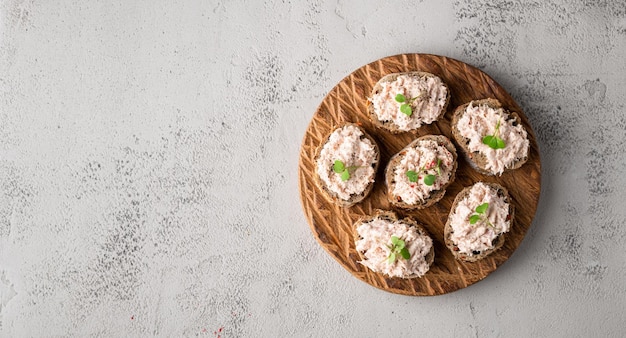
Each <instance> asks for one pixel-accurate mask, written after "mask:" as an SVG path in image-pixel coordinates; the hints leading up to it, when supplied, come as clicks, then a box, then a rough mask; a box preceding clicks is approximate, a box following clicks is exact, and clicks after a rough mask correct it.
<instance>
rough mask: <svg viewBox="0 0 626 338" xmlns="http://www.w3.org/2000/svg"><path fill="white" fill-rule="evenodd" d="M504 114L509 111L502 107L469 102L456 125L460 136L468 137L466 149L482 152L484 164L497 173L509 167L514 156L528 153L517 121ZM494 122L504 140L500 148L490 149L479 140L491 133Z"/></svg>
mask: <svg viewBox="0 0 626 338" xmlns="http://www.w3.org/2000/svg"><path fill="white" fill-rule="evenodd" d="M508 118H509V115H508V114H507V112H506V111H504V109H502V108H492V107H490V106H488V105H486V104H481V105H473V103H470V104H469V105H468V106H467V108H466V109H465V113H464V114H463V116H462V117H461V118H460V119H459V121H458V124H457V126H456V127H457V129H458V130H459V133H460V134H461V136H463V137H465V138H467V139H469V144H468V145H467V148H468V149H469V151H470V152H476V151H477V152H479V153H481V154H484V155H485V158H486V165H485V168H486V169H487V170H488V171H490V172H492V173H494V174H498V175H501V174H502V173H503V172H504V169H506V168H508V167H511V165H513V164H514V163H515V161H516V160H517V159H521V158H525V157H526V156H528V146H529V141H528V137H527V133H526V130H524V127H522V125H521V124H519V123H514V120H509V119H508ZM498 125H499V137H500V138H501V139H502V140H503V141H504V142H505V144H506V146H505V147H504V149H492V148H490V147H489V146H488V145H486V144H484V143H483V141H482V140H483V137H485V136H487V135H493V134H494V132H495V129H496V126H498Z"/></svg>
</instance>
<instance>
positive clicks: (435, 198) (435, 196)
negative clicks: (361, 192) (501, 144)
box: [385, 135, 458, 210]
mask: <svg viewBox="0 0 626 338" xmlns="http://www.w3.org/2000/svg"><path fill="white" fill-rule="evenodd" d="M425 140H433V141H435V142H437V143H438V144H440V145H442V146H444V147H445V148H446V149H447V150H448V151H449V152H450V153H451V154H452V159H453V161H452V162H453V165H452V170H451V174H450V179H449V180H448V183H446V184H444V185H443V186H442V187H441V188H440V189H438V190H435V191H433V192H431V194H430V196H428V198H427V199H426V200H425V201H424V202H419V201H418V203H417V204H408V203H406V202H404V201H402V200H398V198H399V196H398V197H396V196H394V195H393V191H394V189H395V186H396V184H395V181H394V176H395V175H394V169H395V167H396V166H398V164H400V161H401V160H402V155H403V152H406V150H407V149H409V148H414V147H415V146H417V145H418V144H419V143H420V142H421V141H425ZM457 167H458V155H457V152H456V148H455V147H454V144H452V142H451V141H450V139H448V138H447V137H445V136H443V135H426V136H422V137H420V138H417V139H415V140H414V141H413V142H411V143H409V145H407V146H406V147H404V148H403V149H402V150H400V151H399V152H398V153H397V154H395V155H393V157H391V159H390V160H389V163H388V164H387V167H386V168H385V185H386V188H387V194H386V195H387V200H388V201H389V203H391V205H393V206H394V207H397V208H402V209H406V210H414V209H417V210H420V209H424V208H428V207H430V206H431V205H433V204H435V203H437V202H439V201H440V200H441V199H442V198H443V196H444V195H445V194H446V188H447V187H448V186H449V185H450V184H451V183H452V182H454V180H455V178H456V169H457Z"/></svg>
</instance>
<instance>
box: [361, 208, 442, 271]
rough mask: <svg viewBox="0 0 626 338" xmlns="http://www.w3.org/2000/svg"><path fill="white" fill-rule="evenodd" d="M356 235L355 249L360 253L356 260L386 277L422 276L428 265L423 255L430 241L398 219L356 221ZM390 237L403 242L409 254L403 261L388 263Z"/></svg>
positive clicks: (430, 243)
mask: <svg viewBox="0 0 626 338" xmlns="http://www.w3.org/2000/svg"><path fill="white" fill-rule="evenodd" d="M356 231H357V233H358V234H359V236H360V238H361V239H359V240H357V241H356V250H357V251H359V252H361V253H362V254H363V257H364V259H363V260H362V261H360V262H359V263H361V264H363V265H364V266H366V267H368V268H369V269H371V270H372V271H374V272H380V273H384V274H386V275H388V276H390V277H401V278H407V277H413V276H418V277H421V276H423V275H424V274H425V273H426V272H427V271H428V269H429V268H430V266H429V265H428V262H426V255H427V254H428V253H429V252H430V249H431V248H432V246H433V240H432V239H431V238H430V237H428V236H426V235H421V234H419V233H418V232H417V230H416V229H415V228H414V227H411V226H409V225H407V224H405V223H402V222H401V221H395V222H392V221H389V220H385V219H381V218H378V217H377V218H374V219H373V220H371V221H369V222H366V223H362V224H360V225H359V226H358V227H357V229H356ZM391 236H396V237H398V238H399V239H401V240H403V241H404V242H405V245H406V248H407V249H408V250H409V253H410V254H411V257H410V258H409V259H408V260H407V259H404V258H402V257H397V260H396V261H395V262H393V263H389V260H388V257H389V254H390V253H391V249H390V248H389V246H391Z"/></svg>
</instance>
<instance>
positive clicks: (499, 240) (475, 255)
mask: <svg viewBox="0 0 626 338" xmlns="http://www.w3.org/2000/svg"><path fill="white" fill-rule="evenodd" d="M482 183H483V184H485V185H487V186H489V187H490V188H491V189H494V190H496V191H497V195H498V196H499V197H502V198H503V199H504V202H506V203H507V204H508V205H509V210H508V212H509V218H510V224H511V226H512V225H513V224H514V223H513V222H514V220H515V207H514V206H513V204H511V200H510V196H509V192H508V190H507V189H506V188H505V187H503V186H501V185H499V184H497V183H487V182H482ZM472 187H473V185H472V186H469V187H466V188H464V189H463V190H461V192H459V193H458V194H457V195H456V198H455V199H454V203H453V204H452V208H451V209H450V214H449V215H448V220H447V221H446V225H445V227H444V234H443V236H444V242H445V243H446V246H447V247H448V249H450V251H451V252H452V254H453V255H454V257H455V258H456V259H458V260H461V261H465V262H476V261H479V260H481V259H483V258H485V257H487V256H489V255H490V254H491V253H493V252H495V251H496V250H498V249H500V248H501V247H502V245H504V242H505V241H506V234H507V232H503V233H500V234H499V235H498V236H497V237H496V238H495V239H494V240H493V241H492V242H491V244H492V245H491V247H490V248H489V249H487V250H483V251H480V252H472V253H466V252H461V251H460V250H459V248H458V246H457V245H456V244H455V243H454V242H453V241H452V239H451V236H452V232H453V229H452V226H451V225H450V221H451V219H452V217H451V216H452V214H453V213H454V212H455V211H456V209H457V206H458V204H459V202H460V201H461V200H463V199H464V198H465V197H467V196H468V195H469V194H470V191H471V189H472Z"/></svg>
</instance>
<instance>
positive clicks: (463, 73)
mask: <svg viewBox="0 0 626 338" xmlns="http://www.w3.org/2000/svg"><path fill="white" fill-rule="evenodd" d="M407 71H426V72H430V73H433V74H435V75H437V76H439V77H441V78H442V80H443V81H444V82H446V84H448V86H449V88H450V91H451V101H450V105H449V106H448V109H447V112H446V114H445V115H444V116H443V118H442V119H440V120H439V121H437V122H435V123H433V124H431V125H427V126H423V127H422V128H420V129H419V130H418V131H417V132H416V133H402V134H395V135H394V134H391V133H390V132H388V131H385V130H383V129H378V128H376V127H374V125H373V124H372V122H371V121H370V120H369V117H368V113H367V97H368V96H369V95H370V93H371V91H372V88H373V87H374V84H375V83H376V82H377V81H378V80H379V79H380V78H381V77H383V76H384V75H387V74H389V73H397V72H407ZM489 97H492V98H496V99H498V100H500V102H502V105H503V107H504V108H506V109H508V110H510V111H514V112H517V113H518V114H519V116H520V118H521V122H522V124H523V125H524V127H525V128H526V130H527V131H528V137H529V139H530V153H529V158H528V162H527V163H526V164H524V166H522V167H521V168H520V169H517V170H514V171H510V172H506V173H504V174H503V175H502V176H500V177H497V176H486V175H482V174H480V173H478V172H477V171H475V170H474V169H472V168H471V167H470V165H469V164H468V163H467V162H466V161H465V160H464V159H463V156H459V167H458V169H457V177H456V180H455V181H454V182H453V183H452V184H451V185H450V186H449V187H448V189H447V192H446V195H445V196H444V197H443V199H442V200H441V201H439V202H438V203H436V204H435V205H433V206H431V207H429V208H426V209H423V210H416V211H404V210H401V209H396V208H393V207H392V206H391V205H390V204H389V202H388V201H387V199H386V197H385V184H384V170H383V169H384V168H385V166H386V165H387V162H388V161H389V159H390V158H391V156H393V155H394V154H395V153H397V152H398V151H400V150H401V149H402V148H404V147H405V146H406V145H407V144H409V143H410V142H411V141H413V140H414V139H415V138H417V137H420V136H423V135H428V134H442V135H445V136H447V137H448V138H450V139H451V140H452V139H453V138H452V133H451V129H450V120H451V115H452V111H454V109H455V108H456V107H457V106H459V105H461V104H464V103H466V102H468V101H470V100H474V99H484V98H489ZM346 122H354V123H359V124H361V125H362V127H363V128H364V129H365V130H366V131H367V132H368V133H369V134H370V135H372V136H373V137H374V138H375V139H376V140H377V142H378V145H379V147H380V151H381V162H380V166H379V170H378V172H377V175H376V183H375V185H374V188H373V190H372V192H371V194H370V196H369V197H367V198H366V199H364V200H363V201H362V202H360V203H357V204H355V205H354V206H352V207H350V208H343V207H339V206H336V205H334V204H332V203H330V202H329V201H327V200H326V199H325V198H324V196H323V195H322V192H321V191H320V189H319V188H318V187H317V186H316V185H315V178H314V175H315V163H314V157H315V152H316V149H317V148H318V146H319V145H320V143H321V142H323V140H324V138H325V137H326V136H327V135H328V134H329V133H330V132H331V131H332V130H333V129H334V128H335V127H337V126H339V125H341V124H343V123H346ZM455 145H456V144H455ZM456 146H457V149H459V147H458V145H456ZM381 168H382V169H381ZM298 171H299V187H300V197H301V201H302V207H303V209H304V213H305V215H306V218H307V220H308V222H309V225H310V227H311V230H312V232H313V234H314V235H315V237H316V238H317V240H318V242H319V243H320V245H321V246H322V247H323V248H324V249H325V250H326V251H327V252H328V253H330V255H331V256H333V257H334V258H335V259H336V260H337V261H338V262H339V263H340V264H341V265H342V266H343V267H344V268H346V269H347V270H348V271H349V272H350V273H351V274H353V275H354V276H355V277H357V278H358V279H360V280H362V281H364V282H366V283H368V284H370V285H372V286H374V287H377V288H380V289H382V290H385V291H389V292H393V293H397V294H404V295H412V296H432V295H439V294H444V293H448V292H452V291H455V290H458V289H461V288H465V287H467V286H468V285H472V284H474V283H476V282H478V281H480V280H482V279H484V278H485V277H487V275H489V274H490V273H491V272H493V271H494V270H496V269H497V268H498V267H499V266H500V265H502V264H503V263H504V262H505V261H506V260H507V259H508V258H509V257H510V256H511V255H512V254H513V252H514V251H515V249H516V248H517V247H518V246H519V244H520V243H521V241H522V240H523V239H524V236H525V234H526V232H527V231H528V228H529V227H530V225H531V223H532V220H533V218H534V215H535V211H536V210H537V203H538V201H539V192H540V188H541V163H540V159H539V149H538V147H537V142H536V139H535V135H534V132H533V130H532V128H531V126H530V124H529V123H528V119H527V118H526V115H525V114H524V113H523V112H522V110H521V108H520V107H519V106H518V105H517V103H515V101H514V100H513V98H511V96H510V95H509V94H508V93H507V92H506V91H505V90H504V89H503V88H502V87H501V86H500V85H498V84H497V83H496V82H495V81H494V80H493V79H492V78H490V77H489V76H488V75H486V74H485V73H483V72H482V71H480V70H479V69H476V68H474V67H472V66H469V65H467V64H465V63H463V62H460V61H457V60H454V59H450V58H447V57H444V56H437V55H430V54H401V55H395V56H390V57H386V58H383V59H380V60H378V61H375V62H372V63H370V64H368V65H365V66H363V67H361V68H359V69H357V70H356V71H354V72H353V73H351V74H350V75H348V76H347V77H345V78H344V79H343V80H341V81H340V82H339V83H338V84H337V85H336V86H335V87H334V88H333V89H332V90H331V91H330V93H329V94H328V95H327V96H326V97H325V98H324V100H323V101H322V102H321V104H320V105H319V107H318V109H317V111H316V112H315V114H314V116H313V118H312V120H311V122H310V124H309V126H308V128H307V130H306V133H305V135H304V139H303V141H302V146H301V151H300V161H299V168H298ZM478 181H485V182H497V183H499V184H501V185H503V186H504V187H506V188H507V189H508V190H509V193H510V195H511V202H512V204H513V205H514V207H515V210H516V217H515V220H514V222H513V224H512V229H511V232H510V233H509V235H508V237H507V240H506V242H505V243H504V246H503V247H502V248H501V249H500V250H498V251H496V252H495V253H493V254H492V255H490V256H488V257H487V258H485V259H484V260H481V261H479V262H474V263H464V262H461V261H457V260H456V259H454V257H453V255H452V253H451V252H450V251H449V250H448V248H447V247H446V246H445V243H444V240H443V229H444V226H445V223H446V220H447V218H448V213H449V211H450V207H451V206H452V203H453V201H454V198H455V196H456V195H457V193H459V192H460V191H461V190H462V189H463V188H464V187H467V186H469V185H472V184H474V183H475V182H478ZM375 209H383V210H394V211H395V212H396V213H397V214H398V216H399V217H400V218H402V217H404V216H412V217H414V218H415V219H416V220H418V222H420V223H422V224H424V225H425V226H426V228H427V229H428V231H429V232H430V234H431V236H432V237H433V242H434V246H435V262H434V263H433V265H432V266H431V269H430V271H429V272H428V273H427V274H426V275H425V276H424V277H422V278H416V279H400V278H389V277H386V276H384V275H381V274H378V273H374V272H372V271H370V270H369V269H367V268H366V267H364V266H362V265H361V264H359V263H358V260H359V255H358V254H357V252H356V249H355V245H354V234H353V228H352V225H353V223H354V222H355V221H357V220H358V219H359V218H360V217H362V216H364V215H372V214H373V212H374V210H375Z"/></svg>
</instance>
